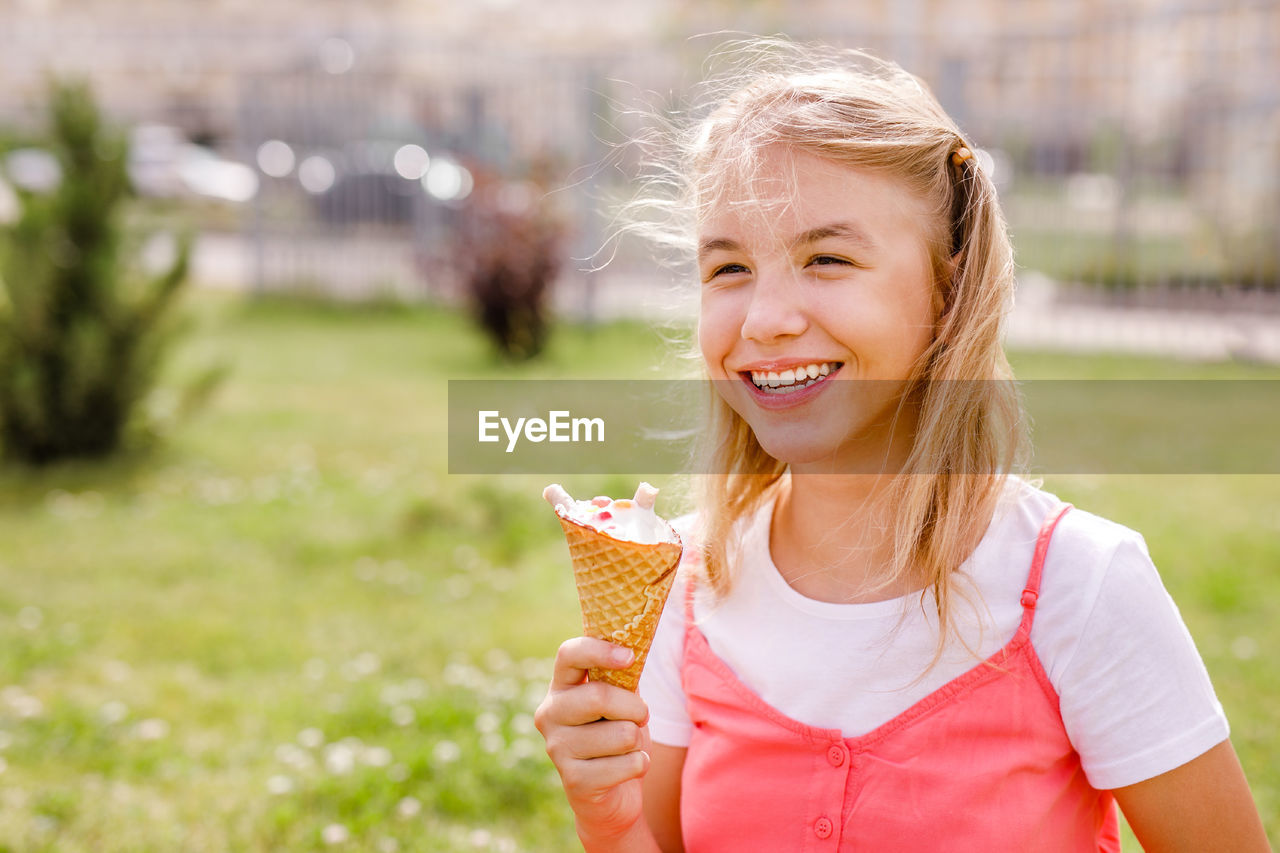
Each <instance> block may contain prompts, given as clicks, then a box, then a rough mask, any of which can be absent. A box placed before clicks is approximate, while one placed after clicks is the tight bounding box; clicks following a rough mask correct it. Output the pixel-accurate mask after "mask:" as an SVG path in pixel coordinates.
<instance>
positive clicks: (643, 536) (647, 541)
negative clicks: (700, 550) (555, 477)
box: [542, 483, 678, 545]
mask: <svg viewBox="0 0 1280 853" xmlns="http://www.w3.org/2000/svg"><path fill="white" fill-rule="evenodd" d="M542 496H543V497H544V498H546V499H547V501H548V502H549V503H550V504H551V505H552V506H554V507H555V508H556V513H557V514H559V515H561V516H563V517H564V518H568V519H570V520H572V521H576V522H578V523H579V524H585V525H587V526H588V527H594V528H595V529H596V530H599V531H600V532H601V533H604V534H605V535H607V536H612V537H613V538H614V539H621V540H623V541H626V542H636V543H639V544H641V545H656V544H658V543H659V542H676V541H678V540H677V539H676V534H675V531H674V530H672V529H671V525H670V524H667V522H665V521H663V520H662V519H661V518H659V517H658V514H657V513H655V512H654V511H653V503H654V500H655V499H656V498H657V496H658V490H657V489H655V488H654V487H653V486H651V485H649V484H648V483H641V484H640V487H639V488H638V489H636V496H635V497H634V498H619V499H618V500H613V499H612V498H606V497H597V498H592V499H591V500H589V501H575V500H574V499H573V498H572V497H571V496H570V495H569V493H568V492H566V491H565V490H564V488H563V487H561V486H560V484H559V483H552V484H551V485H550V486H547V487H546V489H544V490H543V492H542Z"/></svg>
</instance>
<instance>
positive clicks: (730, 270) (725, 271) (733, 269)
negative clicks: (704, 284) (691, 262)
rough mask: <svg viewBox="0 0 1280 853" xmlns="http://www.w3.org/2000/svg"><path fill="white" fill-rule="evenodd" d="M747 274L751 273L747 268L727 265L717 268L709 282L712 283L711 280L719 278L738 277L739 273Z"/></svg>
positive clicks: (739, 265)
mask: <svg viewBox="0 0 1280 853" xmlns="http://www.w3.org/2000/svg"><path fill="white" fill-rule="evenodd" d="M745 272H749V270H748V269H747V268H746V267H744V266H743V265H742V264H725V265H723V266H719V267H716V268H715V269H714V270H712V272H711V275H709V276H708V277H707V280H708V281H710V280H711V279H713V278H716V277H717V276H722V275H737V274H739V273H745Z"/></svg>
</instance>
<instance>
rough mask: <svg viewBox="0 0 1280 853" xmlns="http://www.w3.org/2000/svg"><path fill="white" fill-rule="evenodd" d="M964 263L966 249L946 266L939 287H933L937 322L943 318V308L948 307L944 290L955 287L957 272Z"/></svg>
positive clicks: (934, 312) (948, 260)
mask: <svg viewBox="0 0 1280 853" xmlns="http://www.w3.org/2000/svg"><path fill="white" fill-rule="evenodd" d="M963 263H964V250H963V249H961V250H960V251H958V252H956V253H955V254H954V255H952V256H951V257H950V258H948V259H947V262H946V264H945V266H944V270H943V275H944V279H943V281H941V282H939V283H938V285H939V286H938V287H935V288H934V289H933V317H934V320H935V322H936V321H937V320H939V319H941V318H942V310H943V309H944V308H945V307H946V305H945V301H944V299H943V296H942V294H943V290H944V288H945V289H947V290H952V289H954V287H955V281H956V273H958V272H959V271H960V265H961V264H963Z"/></svg>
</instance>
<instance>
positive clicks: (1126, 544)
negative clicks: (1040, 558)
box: [990, 477, 1147, 581]
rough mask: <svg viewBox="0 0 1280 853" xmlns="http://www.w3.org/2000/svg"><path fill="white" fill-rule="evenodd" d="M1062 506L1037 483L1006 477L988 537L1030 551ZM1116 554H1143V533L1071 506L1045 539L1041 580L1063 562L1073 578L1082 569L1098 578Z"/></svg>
mask: <svg viewBox="0 0 1280 853" xmlns="http://www.w3.org/2000/svg"><path fill="white" fill-rule="evenodd" d="M1064 505H1065V502H1064V501H1063V500H1062V499H1061V498H1059V497H1058V496H1057V495H1055V494H1053V493H1052V492H1048V491H1045V490H1044V489H1042V488H1040V487H1039V486H1038V485H1037V484H1035V483H1031V482H1028V481H1026V480H1023V479H1021V478H1016V477H1011V478H1010V479H1009V483H1008V485H1007V487H1006V489H1005V493H1004V495H1003V496H1002V500H1001V503H1000V506H999V508H998V509H997V511H996V515H995V517H994V518H993V520H992V525H991V534H990V535H991V536H992V537H993V538H995V539H998V540H1000V541H1004V542H1016V543H1019V544H1022V545H1028V544H1029V545H1031V546H1032V548H1033V551H1034V543H1035V541H1036V540H1037V539H1038V538H1039V535H1040V531H1041V528H1042V527H1043V525H1044V524H1045V522H1046V521H1047V520H1048V519H1050V518H1051V517H1052V515H1054V514H1055V513H1056V512H1057V511H1059V510H1060V509H1061V508H1062V507H1063V506H1064ZM1118 552H1124V553H1125V554H1126V555H1132V554H1133V553H1135V552H1137V553H1141V554H1142V555H1144V556H1146V554H1147V544H1146V541H1145V540H1144V539H1143V538H1142V534H1140V533H1139V532H1138V531H1136V530H1133V529H1132V528H1129V527H1126V526H1125V525H1123V524H1119V523H1117V522H1115V521H1111V520H1110V519H1107V518H1103V517H1102V516H1100V515H1095V514H1094V513H1091V512H1089V511H1088V510H1086V509H1082V508H1080V507H1072V508H1071V510H1070V511H1068V512H1067V513H1066V514H1065V515H1063V516H1062V517H1061V518H1060V519H1059V521H1058V523H1057V525H1056V526H1055V527H1054V530H1053V535H1052V537H1051V538H1050V540H1049V547H1048V550H1047V552H1046V555H1045V569H1044V571H1045V578H1046V581H1047V580H1048V576H1049V575H1050V573H1051V567H1053V566H1056V565H1058V564H1062V563H1067V564H1070V565H1072V566H1076V567H1077V569H1076V570H1075V571H1074V572H1073V574H1076V576H1077V579H1080V578H1079V572H1081V571H1086V572H1087V571H1090V570H1092V573H1093V574H1098V575H1100V574H1103V573H1105V571H1106V568H1107V564H1108V563H1110V562H1111V561H1112V560H1113V558H1114V557H1115V555H1116V554H1117V553H1118ZM1028 556H1031V555H1030V554H1029V555H1028ZM1028 565H1029V564H1028ZM1055 574H1056V572H1055Z"/></svg>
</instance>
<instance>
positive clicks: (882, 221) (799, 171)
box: [698, 145, 929, 244]
mask: <svg viewBox="0 0 1280 853" xmlns="http://www.w3.org/2000/svg"><path fill="white" fill-rule="evenodd" d="M701 208H702V209H701V211H700V214H701V215H700V217H699V221H698V236H699V238H700V239H707V238H712V239H714V238H715V237H717V236H723V235H722V233H721V232H732V233H733V234H734V235H737V236H747V235H748V234H754V235H756V236H757V237H763V236H764V235H766V234H773V233H775V232H778V233H782V234H787V233H795V232H797V231H803V230H808V229H811V228H814V227H819V226H825V225H830V224H833V223H847V224H849V225H852V226H854V227H855V228H856V229H857V230H858V231H860V232H862V233H864V234H865V235H867V236H868V237H869V238H871V240H872V242H876V243H880V244H892V243H895V242H899V241H901V240H910V241H912V242H914V241H917V240H919V241H923V240H925V237H926V226H927V225H928V224H929V219H928V217H929V209H928V206H927V205H926V204H925V202H924V201H923V200H922V199H920V198H918V197H917V196H916V195H915V194H913V193H912V192H910V191H909V190H908V188H907V186H906V184H905V183H904V182H902V181H901V180H899V179H897V178H894V177H892V176H890V175H887V174H885V173H884V172H881V171H876V170H872V169H868V168H865V167H857V166H851V165H848V164H845V163H841V162H838V161H836V160H833V159H830V158H826V157H820V156H818V155H816V154H811V153H809V152H807V151H800V150H796V149H794V148H790V147H785V146H780V145H779V146H770V147H769V148H767V149H765V150H763V151H762V152H760V154H759V155H758V156H757V157H753V158H741V159H739V160H738V161H737V162H736V163H734V164H732V165H731V166H730V167H729V168H728V169H726V170H725V171H724V172H723V173H722V174H720V175H719V176H717V178H716V179H715V181H714V183H710V182H709V183H708V185H707V186H705V187H704V192H703V203H702V205H701Z"/></svg>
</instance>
